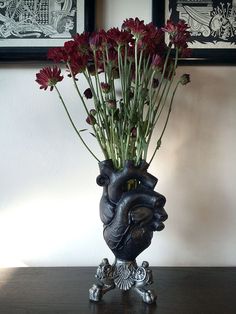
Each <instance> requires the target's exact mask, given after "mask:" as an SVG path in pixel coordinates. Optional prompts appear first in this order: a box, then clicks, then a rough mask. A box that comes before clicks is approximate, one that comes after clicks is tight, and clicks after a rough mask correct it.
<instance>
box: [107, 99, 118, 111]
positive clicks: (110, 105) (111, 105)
mask: <svg viewBox="0 0 236 314" xmlns="http://www.w3.org/2000/svg"><path fill="white" fill-rule="evenodd" d="M107 106H108V108H110V109H116V101H115V100H114V99H110V100H108V101H107Z"/></svg>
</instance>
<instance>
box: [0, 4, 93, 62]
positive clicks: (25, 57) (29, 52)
mask: <svg viewBox="0 0 236 314" xmlns="http://www.w3.org/2000/svg"><path fill="white" fill-rule="evenodd" d="M76 3H78V2H76ZM82 3H83V21H84V23H83V24H84V27H83V30H82V31H86V32H92V31H94V28H95V0H83V1H82ZM82 31H81V32H82ZM75 32H77V28H76V30H75ZM0 40H4V39H0ZM67 40H70V38H65V40H64V41H67ZM62 45H63V44H62ZM62 45H61V46H62ZM51 47H54V45H51V44H50V45H48V46H45V45H44V46H37V47H36V46H32V45H31V46H6V47H3V46H1V45H0V62H9V61H10V62H11V61H46V60H47V51H48V49H49V48H51Z"/></svg>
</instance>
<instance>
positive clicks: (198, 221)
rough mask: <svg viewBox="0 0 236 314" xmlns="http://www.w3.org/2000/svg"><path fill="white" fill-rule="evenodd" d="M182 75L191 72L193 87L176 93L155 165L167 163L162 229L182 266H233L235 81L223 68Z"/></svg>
mask: <svg viewBox="0 0 236 314" xmlns="http://www.w3.org/2000/svg"><path fill="white" fill-rule="evenodd" d="M180 71H181V72H186V73H191V75H192V84H190V85H189V86H187V87H185V88H181V89H179V91H178V94H177V97H176V99H175V109H174V110H173V115H172V118H171V120H170V124H169V129H168V131H167V133H166V139H164V143H163V148H162V149H163V150H165V149H166V148H167V151H166V152H165V153H163V152H160V157H159V158H160V159H163V161H162V160H159V161H158V163H159V164H162V163H164V164H165V163H166V162H167V163H168V160H169V162H170V165H168V166H170V167H169V169H168V170H167V172H168V173H169V176H168V181H167V182H166V184H167V186H168V191H167V194H168V195H169V196H168V195H166V196H167V207H166V209H167V212H168V213H169V221H168V222H167V224H166V225H167V226H166V227H167V228H168V229H169V230H170V232H171V235H172V236H173V237H174V238H175V240H174V241H177V243H178V245H177V248H176V249H175V248H174V250H173V251H172V254H173V255H172V258H170V256H169V258H170V260H171V259H172V260H173V262H172V263H173V264H176V263H177V264H185V265H186V264H187V265H188V264H197V265H199V266H200V265H206V264H211V265H212V264H214V263H216V264H225V263H233V260H234V262H235V258H236V257H235V256H234V255H233V254H232V252H233V251H232V250H233V247H234V243H233V240H232V239H233V237H232V236H231V235H230V233H231V232H232V229H233V225H234V222H235V223H236V216H235V215H234V209H235V207H236V201H235V198H234V196H233V195H234V193H235V192H234V191H233V189H234V188H233V186H235V182H234V181H235V179H234V178H235V177H236V168H235V166H234V162H235V160H236V151H235V145H234V139H235V137H236V128H235V121H236V120H235V118H236V108H235V98H236V95H235V82H232V81H229V79H228V77H226V73H229V72H228V71H224V68H211V67H195V68H193V67H191V68H188V67H184V68H180ZM232 71H233V73H232V74H234V76H235V70H232ZM228 75H229V74H227V76H228ZM235 77H236V76H235ZM206 79H207V81H206ZM226 80H227V81H226ZM228 83H229V84H228ZM233 86H234V87H233ZM232 91H234V95H233V93H232ZM166 143H169V144H166ZM167 145H168V147H167ZM162 176H165V172H164V173H163V174H162ZM162 192H163V191H162ZM164 194H165V193H164ZM233 221H234V222H233ZM181 250H184V252H183V254H182V253H181Z"/></svg>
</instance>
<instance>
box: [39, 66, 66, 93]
mask: <svg viewBox="0 0 236 314" xmlns="http://www.w3.org/2000/svg"><path fill="white" fill-rule="evenodd" d="M60 74H61V70H60V69H59V68H58V67H57V66H54V67H53V68H51V67H45V68H43V69H41V70H40V72H39V73H37V74H36V82H37V83H38V84H39V85H41V86H40V89H44V90H46V89H47V88H48V87H50V90H51V91H52V90H53V87H54V86H55V85H56V84H57V83H58V82H60V81H62V80H63V76H62V75H60Z"/></svg>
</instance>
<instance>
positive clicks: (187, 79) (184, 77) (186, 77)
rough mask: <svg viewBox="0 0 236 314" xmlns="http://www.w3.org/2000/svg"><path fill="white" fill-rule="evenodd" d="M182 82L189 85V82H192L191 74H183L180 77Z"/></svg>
mask: <svg viewBox="0 0 236 314" xmlns="http://www.w3.org/2000/svg"><path fill="white" fill-rule="evenodd" d="M179 81H180V83H181V84H182V85H187V84H188V83H189V82H190V75H189V74H186V73H185V74H183V75H182V76H181V77H180V80H179Z"/></svg>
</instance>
